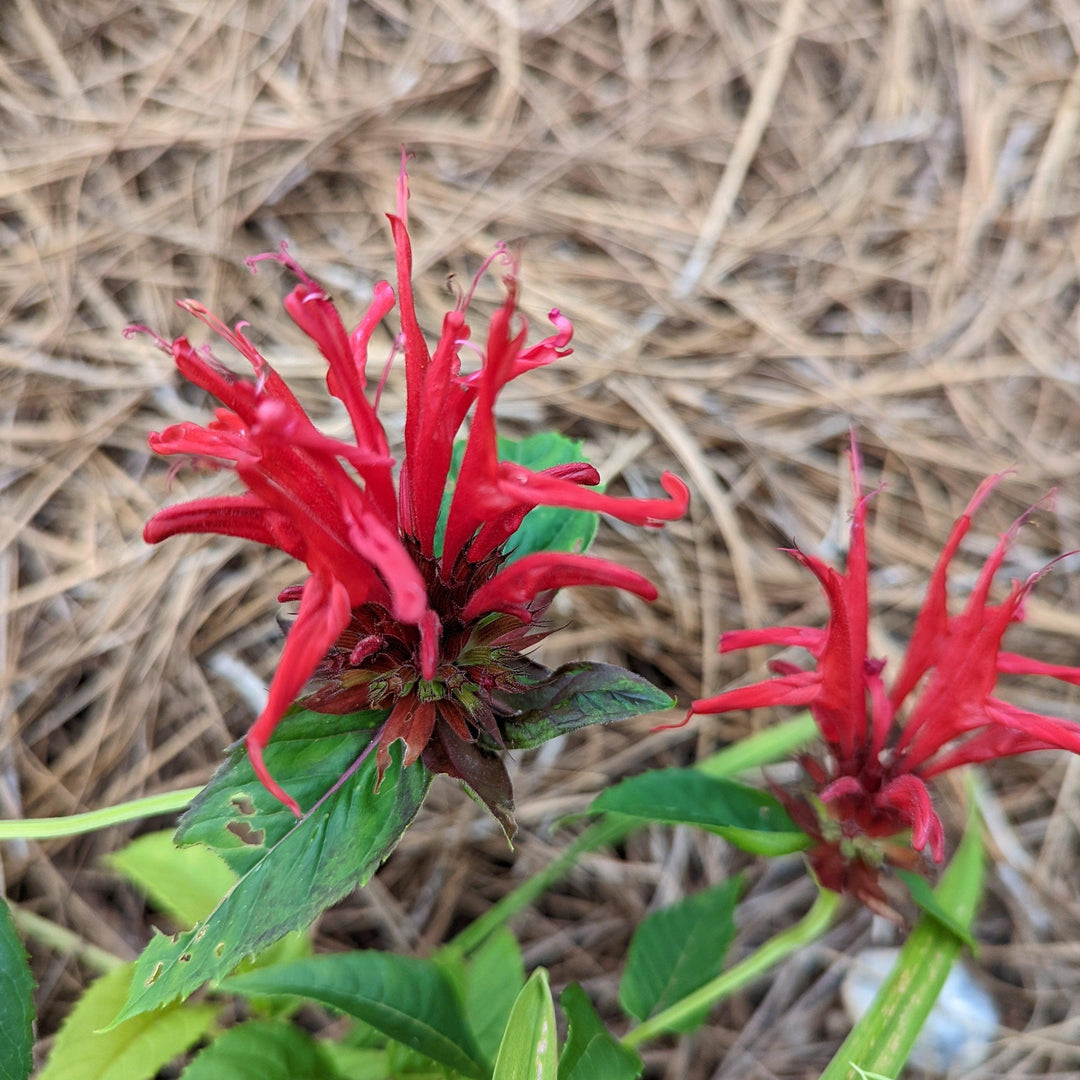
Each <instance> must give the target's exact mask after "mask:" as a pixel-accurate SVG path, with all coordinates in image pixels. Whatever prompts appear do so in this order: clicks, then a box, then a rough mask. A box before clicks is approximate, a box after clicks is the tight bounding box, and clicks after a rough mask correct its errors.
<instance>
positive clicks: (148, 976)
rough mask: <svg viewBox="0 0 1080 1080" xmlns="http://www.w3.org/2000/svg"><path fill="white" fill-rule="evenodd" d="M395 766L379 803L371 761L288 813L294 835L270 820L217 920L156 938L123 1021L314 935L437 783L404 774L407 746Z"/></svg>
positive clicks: (396, 752) (415, 772) (395, 752)
mask: <svg viewBox="0 0 1080 1080" xmlns="http://www.w3.org/2000/svg"><path fill="white" fill-rule="evenodd" d="M391 757H392V762H391V765H390V767H389V768H388V769H387V771H386V775H385V776H384V777H383V782H382V786H381V788H380V789H379V791H378V793H377V794H376V792H375V790H374V789H375V756H374V755H373V754H372V755H370V756H369V757H368V758H367V759H366V760H365V761H364V763H363V764H362V765H361V766H360V767H359V769H358V770H357V771H356V773H355V774H354V775H353V776H351V777H350V778H349V779H348V780H347V781H346V782H345V783H343V784H342V785H341V786H340V787H339V788H338V789H337V790H336V791H333V792H332V793H331V794H328V796H327V797H326V799H325V801H323V802H322V803H320V804H318V805H317V807H316V808H314V809H312V810H309V811H308V812H307V813H306V814H305V815H304V817H303V818H302V819H301V820H299V821H297V820H296V819H295V818H293V817H292V815H291V814H290V815H289V819H290V820H291V821H292V827H291V828H290V829H289V830H288V831H287V832H284V833H283V834H279V833H278V831H277V830H276V829H275V832H274V833H273V834H272V835H271V834H270V833H269V829H270V824H271V823H270V822H269V821H268V822H267V830H268V836H267V841H266V843H267V844H270V845H271V846H266V847H264V848H263V849H262V857H261V858H260V860H259V861H258V862H257V863H255V864H254V865H252V866H251V867H250V869H249V870H248V871H247V872H246V873H245V874H244V875H243V876H242V877H241V878H240V880H239V881H238V882H237V884H236V885H235V886H234V887H233V889H232V891H231V892H230V893H229V894H228V895H227V896H226V897H225V899H224V900H222V902H221V903H220V904H219V905H218V907H217V908H215V909H214V911H213V913H212V914H211V915H210V917H209V918H208V919H207V920H206V921H205V922H203V923H201V924H197V925H196V926H194V927H193V928H192V929H191V930H190V931H188V932H186V933H183V934H176V935H173V937H172V938H168V937H165V936H164V935H161V934H158V935H157V936H155V937H154V939H153V940H152V941H151V942H150V944H149V945H148V946H147V947H146V948H145V949H144V950H143V953H142V955H141V956H140V957H139V959H138V961H137V966H136V976H135V979H134V980H133V982H132V989H131V995H130V997H129V998H128V1001H127V1004H126V1005H125V1006H124V1009H123V1011H122V1013H121V1014H120V1016H119V1017H118V1018H117V1022H119V1021H120V1020H126V1019H127V1018H129V1017H131V1016H136V1015H138V1014H139V1013H142V1012H146V1011H147V1010H148V1009H154V1008H157V1007H158V1006H159V1005H163V1004H165V1003H166V1002H169V1001H172V1000H173V999H174V998H176V997H181V998H184V997H187V995H188V994H190V993H191V992H192V991H193V990H195V989H197V988H198V987H199V986H201V985H202V984H203V983H204V982H206V981H207V980H209V979H220V978H222V977H224V976H225V975H227V974H228V973H229V972H230V971H232V970H233V968H235V967H236V966H237V964H239V963H240V961H241V960H243V959H244V958H245V957H247V956H251V955H253V954H254V953H256V952H258V951H259V950H261V949H263V948H265V947H266V946H267V945H270V944H271V943H272V942H274V941H277V940H278V939H279V938H280V937H282V936H283V935H285V934H286V933H288V932H289V931H290V930H298V929H302V928H304V927H307V926H309V925H310V924H311V923H312V922H313V921H314V919H315V918H316V917H317V916H318V915H319V913H320V912H321V911H323V910H324V909H325V908H327V907H329V906H330V904H332V903H334V902H335V901H336V900H339V899H341V897H342V896H344V895H345V894H346V893H347V892H348V891H349V890H350V889H352V888H354V887H355V886H357V885H363V884H364V883H365V882H366V881H367V880H368V879H369V878H370V877H371V875H372V874H373V873H374V872H375V870H376V868H377V867H378V865H379V863H381V862H382V861H383V859H385V858H386V856H387V855H389V853H390V852H391V851H392V850H393V848H394V846H395V845H396V844H397V842H398V841H399V840H400V839H401V836H402V834H403V833H404V831H405V829H406V828H407V827H408V825H409V823H410V822H411V821H412V819H413V818H414V817H415V816H416V812H417V810H419V809H420V804H421V803H422V802H423V801H424V796H425V795H426V794H427V790H428V787H429V785H430V783H431V774H430V773H429V772H428V771H427V770H426V769H425V768H424V767H423V765H422V764H421V763H420V762H417V763H415V764H414V765H412V766H410V767H409V768H408V769H405V770H404V771H402V769H401V746H400V744H395V746H394V747H392V748H391ZM277 775H278V778H279V780H280V781H282V782H284V784H285V787H287V788H288V787H289V786H290V785H289V779H290V774H288V773H286V772H285V771H284V770H279V772H278V774H277ZM337 775H338V774H335V775H334V779H335V780H336V779H337ZM294 787H295V785H294ZM204 805H206V804H204ZM210 805H213V804H212V803H211V804H210ZM257 805H258V804H256V808H257ZM257 813H258V810H257Z"/></svg>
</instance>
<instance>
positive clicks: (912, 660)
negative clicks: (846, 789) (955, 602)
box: [889, 473, 1008, 709]
mask: <svg viewBox="0 0 1080 1080" xmlns="http://www.w3.org/2000/svg"><path fill="white" fill-rule="evenodd" d="M1007 475H1008V474H1007V473H996V474H995V475H993V476H988V477H987V478H986V479H985V480H984V481H983V482H982V483H981V484H980V485H979V487H978V488H977V490H976V491H975V494H974V495H973V496H972V497H971V499H970V501H969V502H968V504H967V507H966V508H965V510H964V512H963V514H961V515H960V517H959V518H957V520H956V522H955V523H954V524H953V527H952V530H951V531H950V533H949V537H948V539H947V540H946V541H945V546H944V547H943V548H942V550H941V555H940V556H939V557H938V560H937V562H936V563H935V565H934V570H933V573H932V574H931V575H930V583H929V585H928V586H927V589H926V597H925V598H924V599H923V603H922V607H921V608H920V610H919V615H918V617H917V618H916V620H915V628H914V630H913V631H912V634H911V640H910V641H909V642H908V647H907V651H906V652H905V654H904V663H903V666H902V667H901V669H900V673H899V674H898V675H897V677H896V681H895V682H894V683H893V687H892V691H891V692H890V695H889V696H890V698H891V699H892V703H893V708H894V709H895V708H898V707H899V705H900V703H901V702H902V701H903V700H904V699H905V698H906V697H907V695H908V694H909V693H911V691H912V690H913V689H914V688H915V686H916V685H917V684H918V683H919V680H920V679H922V677H923V675H925V674H926V672H927V671H928V670H929V669H930V668H931V667H933V666H934V664H935V663H937V661H938V659H939V658H940V655H941V651H942V648H943V646H944V641H945V638H946V636H947V634H948V618H949V613H948V575H949V564H950V563H951V562H952V559H953V556H954V555H955V554H956V552H957V550H958V549H959V547H960V543H961V541H962V540H963V539H964V537H965V536H966V535H967V533H968V530H969V529H970V528H971V519H972V516H973V515H974V514H975V511H976V510H977V509H978V508H979V506H980V505H981V503H982V501H983V500H984V499H985V498H986V496H987V495H989V494H990V492H991V491H993V489H994V488H995V487H996V486H997V484H998V483H999V482H1000V481H1001V480H1002V478H1003V477H1005V476H1007Z"/></svg>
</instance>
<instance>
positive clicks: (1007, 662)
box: [997, 652, 1080, 686]
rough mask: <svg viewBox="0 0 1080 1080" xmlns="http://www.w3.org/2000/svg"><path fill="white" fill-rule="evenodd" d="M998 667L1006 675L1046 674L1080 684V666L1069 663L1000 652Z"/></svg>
mask: <svg viewBox="0 0 1080 1080" xmlns="http://www.w3.org/2000/svg"><path fill="white" fill-rule="evenodd" d="M997 669H998V671H999V672H1001V673H1003V674H1006V675H1045V676H1047V677H1048V678H1051V679H1060V680H1061V681H1062V682H1067V683H1071V684H1072V685H1073V686H1080V668H1078V667H1070V666H1069V665H1067V664H1047V663H1044V662H1043V661H1042V660H1033V659H1031V657H1029V656H1021V655H1020V654H1019V653H1011V652H1000V653H998V656H997Z"/></svg>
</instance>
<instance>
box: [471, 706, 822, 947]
mask: <svg viewBox="0 0 1080 1080" xmlns="http://www.w3.org/2000/svg"><path fill="white" fill-rule="evenodd" d="M816 733H817V728H816V726H815V725H814V721H813V719H812V718H811V716H810V714H809V713H800V714H799V715H798V716H796V717H793V718H792V719H791V720H788V721H786V722H785V723H782V724H776V725H774V726H773V727H770V728H766V729H765V730H764V731H760V732H758V733H757V734H755V735H750V736H748V737H747V738H745V739H741V740H740V741H739V742H737V743H734V744H733V745H731V746H728V747H725V748H724V749H723V750H719V751H717V752H716V753H715V754H710V755H709V757H707V758H703V759H702V760H701V761H699V762H698V763H697V765H696V766H695V767H696V768H698V769H700V770H701V771H702V772H705V773H708V774H709V775H710V776H721V777H730V776H736V775H738V774H739V773H742V772H746V771H747V770H749V769H754V768H759V767H760V766H762V765H771V764H773V763H774V762H777V761H782V760H783V759H784V758H787V757H789V756H790V755H791V754H792V753H794V752H795V751H796V750H798V749H800V748H801V747H803V746H805V745H806V744H807V743H808V742H810V741H811V739H813V738H814V736H815V735H816ZM641 827H642V822H640V821H635V820H633V819H631V818H625V817H604V818H601V819H600V820H599V821H597V822H596V823H595V824H594V825H591V826H589V828H588V829H586V830H585V831H584V832H583V833H582V834H581V835H580V836H578V837H577V838H576V839H575V840H574V841H572V842H571V843H570V845H569V846H568V847H567V848H566V850H565V851H564V852H563V853H562V854H561V855H560V856H559V857H558V858H557V859H555V860H554V861H553V862H550V863H548V864H547V866H545V867H544V868H543V870H541V871H539V872H538V873H536V874H534V875H533V876H532V877H531V878H529V879H528V880H527V881H523V882H522V883H521V884H520V885H519V886H518V887H517V888H516V889H513V890H512V891H511V892H508V893H507V894H506V896H504V897H503V898H502V899H501V900H499V901H497V902H496V903H495V904H493V905H492V906H491V907H490V908H488V910H487V911H485V912H484V914H483V915H481V916H480V917H479V918H478V919H476V920H475V921H473V922H471V923H470V924H469V925H468V926H466V927H465V929H464V930H462V931H461V933H460V934H458V936H457V937H456V938H454V940H453V941H452V942H451V943H450V944H451V946H452V947H454V948H456V949H460V950H461V951H462V952H463V953H468V952H472V951H473V950H474V949H476V948H477V947H479V946H480V945H481V944H483V942H484V941H485V940H486V939H487V938H488V936H489V935H490V934H492V933H493V932H494V931H495V930H497V929H498V928H499V927H500V926H502V925H503V923H505V922H508V921H509V920H510V919H512V918H513V917H514V916H515V915H516V914H517V913H518V912H519V911H521V910H522V908H526V907H528V906H529V904H531V903H532V902H533V901H534V900H535V899H536V898H537V897H539V896H541V895H543V893H544V892H546V891H547V890H548V889H549V888H550V887H551V886H552V885H554V884H555V882H556V881H558V880H559V879H560V878H562V877H564V876H565V875H566V874H568V873H569V872H570V871H571V870H573V868H574V867H575V866H576V865H577V862H578V860H579V859H580V858H581V857H582V856H583V855H587V854H588V853H589V852H590V851H596V850H597V848H602V847H608V846H610V845H611V844H617V843H618V842H619V841H620V840H623V839H624V838H625V837H627V836H628V835H629V834H630V833H632V832H633V831H634V830H635V829H640V828H641Z"/></svg>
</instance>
